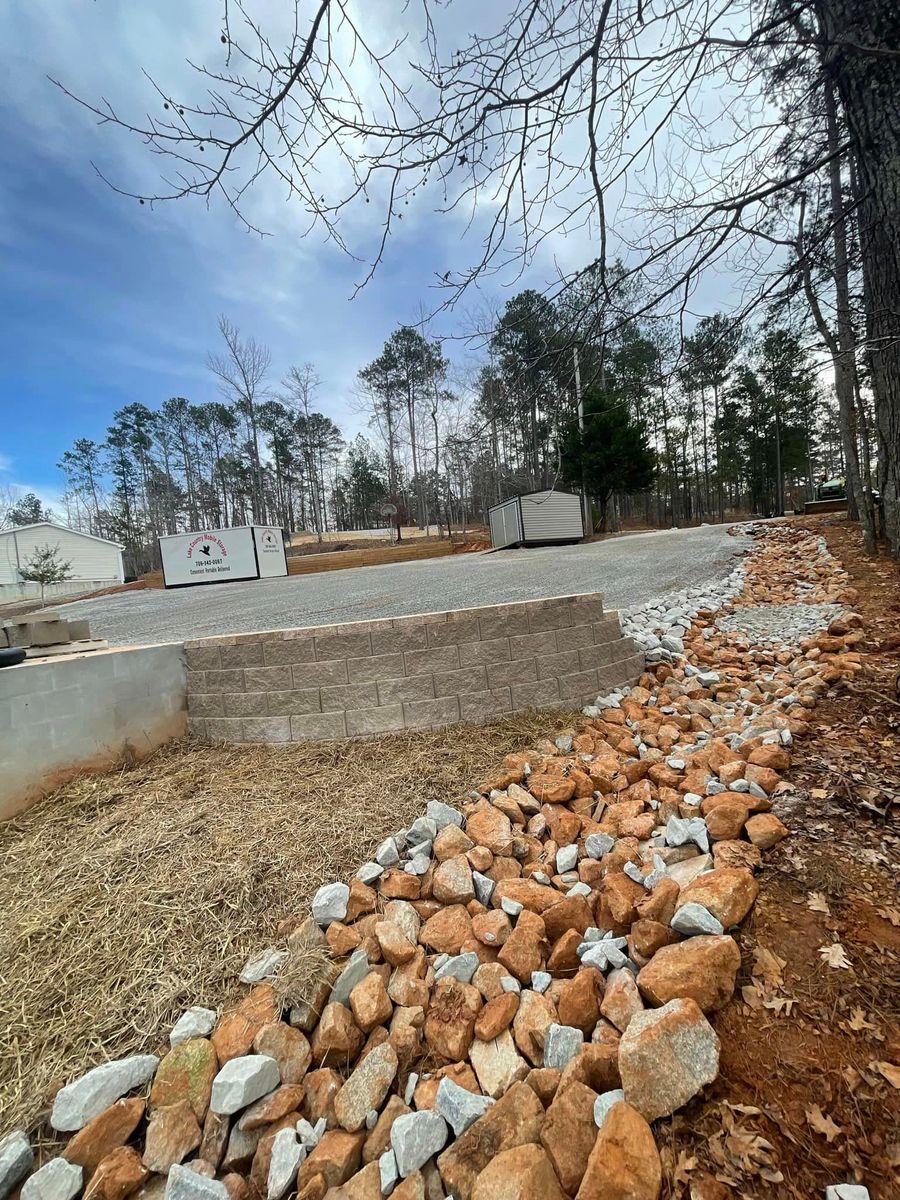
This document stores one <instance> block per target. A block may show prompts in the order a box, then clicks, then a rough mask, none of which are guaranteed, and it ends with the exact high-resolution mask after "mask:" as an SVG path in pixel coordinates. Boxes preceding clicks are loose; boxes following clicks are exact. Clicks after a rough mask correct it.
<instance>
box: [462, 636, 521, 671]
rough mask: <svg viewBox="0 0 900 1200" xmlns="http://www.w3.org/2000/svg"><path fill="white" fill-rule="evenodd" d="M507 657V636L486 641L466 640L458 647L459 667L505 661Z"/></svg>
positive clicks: (508, 655)
mask: <svg viewBox="0 0 900 1200" xmlns="http://www.w3.org/2000/svg"><path fill="white" fill-rule="evenodd" d="M509 657H510V654H509V638H508V637H502V638H491V640H490V641H488V642H467V643H465V644H463V645H462V646H460V648H459V665H460V666H461V667H475V666H482V665H484V664H487V663H498V662H507V661H508V659H509Z"/></svg>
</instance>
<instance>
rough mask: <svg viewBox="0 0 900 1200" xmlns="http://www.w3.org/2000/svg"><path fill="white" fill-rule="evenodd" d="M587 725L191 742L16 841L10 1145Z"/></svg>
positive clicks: (8, 968)
mask: <svg viewBox="0 0 900 1200" xmlns="http://www.w3.org/2000/svg"><path fill="white" fill-rule="evenodd" d="M572 720H573V715H572V714H569V715H568V717H566V716H561V717H559V718H556V717H554V716H552V715H548V714H546V713H544V714H528V715H525V716H522V717H518V718H514V719H510V720H508V721H503V722H498V723H495V724H492V725H488V726H478V727H474V726H457V727H455V728H453V729H449V730H441V731H434V732H421V733H402V734H394V735H391V736H387V737H382V738H378V739H372V740H369V741H357V742H341V743H309V744H306V745H302V744H298V745H291V746H283V747H279V746H244V747H240V746H211V745H208V744H205V743H180V744H177V745H173V746H171V747H167V748H165V749H164V750H162V751H160V752H158V753H157V754H155V755H153V757H152V758H149V759H147V760H146V761H144V762H143V763H140V764H138V765H134V766H129V767H123V768H122V769H121V770H120V771H118V772H117V773H115V774H112V775H105V776H86V777H82V778H80V779H76V780H73V781H72V782H71V783H69V784H67V785H66V786H65V787H63V788H60V789H59V790H58V791H57V792H55V793H53V794H52V795H50V796H47V797H46V798H45V799H44V800H42V801H41V802H40V803H39V804H38V805H36V806H35V807H34V808H32V809H31V810H30V811H29V812H27V813H25V814H23V816H22V817H20V818H18V819H16V820H13V821H9V822H7V823H6V824H5V825H3V826H0V895H2V897H3V902H2V908H0V1130H6V1129H9V1128H11V1127H13V1126H18V1125H23V1126H25V1127H33V1126H34V1125H35V1124H36V1123H37V1122H38V1121H39V1119H40V1118H41V1116H42V1114H43V1113H44V1112H45V1111H46V1107H47V1103H48V1100H49V1099H50V1097H51V1095H52V1092H53V1089H54V1087H55V1086H57V1085H59V1084H60V1083H62V1082H65V1080H66V1079H68V1078H70V1077H71V1076H73V1075H75V1074H77V1073H79V1072H81V1071H83V1070H84V1069H86V1068H87V1067H88V1066H91V1065H95V1064H96V1063H98V1062H101V1061H103V1060H105V1059H107V1058H112V1057H116V1056H118V1055H121V1054H125V1053H132V1052H135V1051H138V1050H141V1049H145V1048H154V1047H159V1046H162V1045H163V1044H164V1042H165V1035H166V1033H167V1031H168V1029H169V1028H170V1026H171V1024H172V1022H173V1021H174V1020H175V1019H176V1018H177V1017H178V1015H179V1014H180V1012H181V1011H183V1009H184V1008H186V1007H188V1006H189V1005H191V1004H207V1005H211V1006H216V1005H220V1004H222V1003H223V1002H226V1001H227V1000H228V999H229V997H230V996H232V995H233V994H235V992H236V991H237V990H239V989H238V988H237V985H236V975H237V973H238V972H239V971H240V969H241V967H242V966H243V963H244V961H245V960H246V958H247V957H248V956H249V955H250V954H251V953H252V952H253V951H255V950H258V949H260V948H262V947H263V946H266V945H271V944H274V943H275V942H276V940H277V939H276V928H277V926H278V924H279V922H280V921H281V920H283V919H284V918H286V917H289V916H294V915H296V914H298V913H302V912H303V910H304V908H305V906H306V905H307V903H308V901H309V898H310V896H311V895H312V893H313V891H314V890H315V888H316V887H318V886H319V884H321V883H322V882H324V881H326V880H330V879H335V878H341V877H348V876H349V875H350V874H351V873H352V871H353V869H354V868H355V867H356V866H358V865H359V863H360V862H362V861H364V860H365V859H366V858H368V857H370V856H371V853H372V850H373V849H374V847H375V845H377V843H378V841H380V840H381V839H382V838H383V837H384V836H386V835H387V834H388V833H390V832H393V831H394V830H395V829H398V828H400V827H401V826H402V825H405V824H408V823H409V821H410V820H412V819H413V818H414V817H415V816H416V815H417V814H419V813H420V812H421V811H422V809H423V807H424V804H425V801H426V800H428V799H431V798H440V799H443V800H446V801H449V802H453V801H454V800H458V799H459V798H461V797H462V796H464V795H465V793H466V791H467V790H468V788H469V787H471V786H472V785H473V784H475V783H477V782H479V780H480V778H481V777H482V776H483V775H484V774H485V773H487V772H488V771H490V770H491V769H492V768H494V767H495V766H496V765H497V763H498V762H499V760H500V758H502V756H503V755H504V754H505V753H507V752H509V751H510V750H513V749H518V748H523V747H525V746H527V745H530V744H531V743H532V742H533V741H534V740H535V738H537V737H540V736H543V735H546V734H548V733H550V732H551V731H552V730H554V729H557V728H559V727H562V726H563V725H564V724H565V723H566V721H568V722H569V723H571V721H572Z"/></svg>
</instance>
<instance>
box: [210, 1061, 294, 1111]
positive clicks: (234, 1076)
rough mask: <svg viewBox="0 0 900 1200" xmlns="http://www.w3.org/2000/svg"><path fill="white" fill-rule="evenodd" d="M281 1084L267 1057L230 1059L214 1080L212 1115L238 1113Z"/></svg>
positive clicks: (276, 1069) (277, 1070)
mask: <svg viewBox="0 0 900 1200" xmlns="http://www.w3.org/2000/svg"><path fill="white" fill-rule="evenodd" d="M280 1083H281V1072H280V1071H279V1069H278V1063H277V1062H276V1061H275V1059H274V1058H270V1057H269V1055H268V1054H242V1055H241V1056H240V1057H239V1058H232V1059H231V1060H230V1062H227V1063H226V1064H225V1066H224V1067H222V1068H221V1069H220V1071H219V1073H218V1074H217V1075H216V1077H215V1079H214V1080H213V1085H212V1096H211V1098H210V1101H209V1107H210V1109H211V1110H212V1112H214V1113H225V1114H228V1115H230V1114H231V1113H236V1112H240V1110H241V1109H242V1108H246V1107H247V1106H248V1105H250V1104H252V1103H253V1101H254V1100H259V1099H260V1098H261V1097H262V1096H265V1094H266V1093H267V1092H271V1091H274V1090H275V1088H277V1087H278V1085H279V1084H280Z"/></svg>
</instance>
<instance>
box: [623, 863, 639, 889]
mask: <svg viewBox="0 0 900 1200" xmlns="http://www.w3.org/2000/svg"><path fill="white" fill-rule="evenodd" d="M622 870H623V871H624V873H625V874H626V875H627V876H628V878H629V879H631V880H633V881H634V883H639V884H641V885H642V886H643V883H644V873H643V871H642V870H641V868H640V867H639V866H638V865H637V863H633V862H627V863H626V864H625V866H624V867H623V868H622Z"/></svg>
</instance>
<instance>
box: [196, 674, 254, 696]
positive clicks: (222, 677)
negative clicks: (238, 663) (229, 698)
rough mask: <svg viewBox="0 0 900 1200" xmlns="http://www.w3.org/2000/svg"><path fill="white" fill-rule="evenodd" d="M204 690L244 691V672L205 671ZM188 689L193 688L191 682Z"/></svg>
mask: <svg viewBox="0 0 900 1200" xmlns="http://www.w3.org/2000/svg"><path fill="white" fill-rule="evenodd" d="M203 676H204V678H203V688H202V690H203V691H204V692H242V691H243V690H244V672H243V671H240V670H234V671H204V672H203ZM188 690H189V691H190V690H192V688H191V685H190V683H189V685H188Z"/></svg>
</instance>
